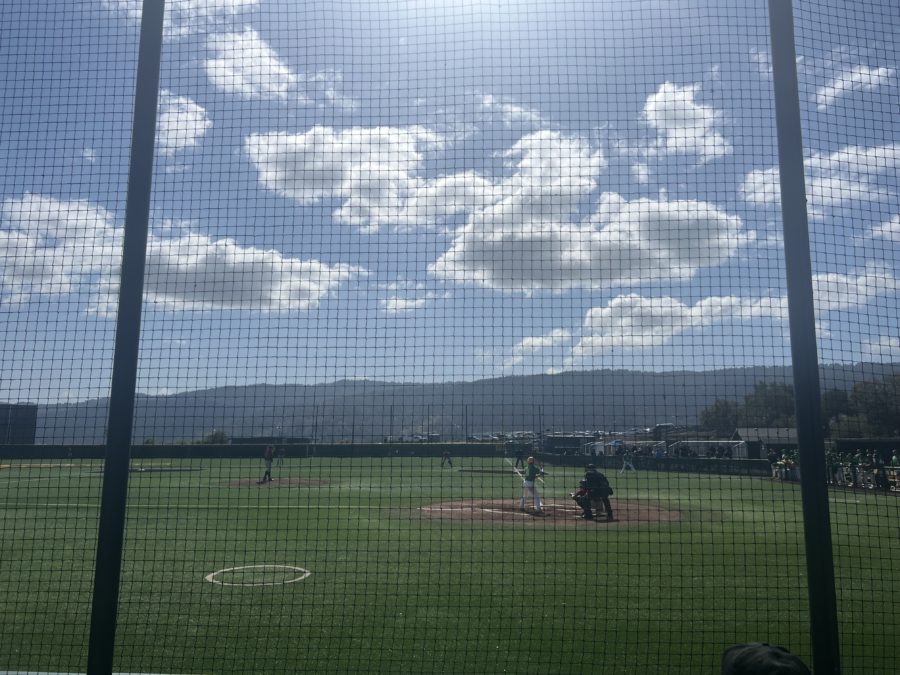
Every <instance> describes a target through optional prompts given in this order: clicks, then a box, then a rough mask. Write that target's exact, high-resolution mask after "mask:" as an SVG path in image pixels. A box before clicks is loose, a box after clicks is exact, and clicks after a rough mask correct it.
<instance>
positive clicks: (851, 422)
mask: <svg viewBox="0 0 900 675" xmlns="http://www.w3.org/2000/svg"><path fill="white" fill-rule="evenodd" d="M873 435H875V434H873V433H872V429H871V428H870V427H869V421H868V420H867V419H866V417H865V415H839V416H838V417H836V418H835V419H833V420H832V421H831V437H832V438H866V437H868V436H873Z"/></svg>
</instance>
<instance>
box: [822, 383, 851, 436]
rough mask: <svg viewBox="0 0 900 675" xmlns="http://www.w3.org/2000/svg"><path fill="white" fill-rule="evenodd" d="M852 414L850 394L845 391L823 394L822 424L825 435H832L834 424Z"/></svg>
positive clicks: (832, 391) (837, 390)
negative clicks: (842, 417)
mask: <svg viewBox="0 0 900 675" xmlns="http://www.w3.org/2000/svg"><path fill="white" fill-rule="evenodd" d="M852 412H853V406H852V405H851V404H850V394H848V393H847V392H846V391H844V390H843V389H829V390H827V391H826V392H825V393H824V394H822V422H823V426H824V429H825V435H826V436H827V435H830V430H831V427H832V424H833V423H834V422H835V421H836V420H837V419H838V418H840V417H841V416H846V415H850V414H851V413H852Z"/></svg>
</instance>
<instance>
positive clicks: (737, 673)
mask: <svg viewBox="0 0 900 675" xmlns="http://www.w3.org/2000/svg"><path fill="white" fill-rule="evenodd" d="M722 675H812V673H811V672H810V670H809V668H808V667H807V666H806V664H805V663H803V661H801V660H800V658H799V657H797V656H794V655H793V654H791V653H790V652H789V651H788V650H787V649H785V648H784V647H776V646H773V645H769V644H765V643H762V642H751V643H749V644H740V645H734V646H733V647H729V648H728V649H726V650H725V653H724V654H722Z"/></svg>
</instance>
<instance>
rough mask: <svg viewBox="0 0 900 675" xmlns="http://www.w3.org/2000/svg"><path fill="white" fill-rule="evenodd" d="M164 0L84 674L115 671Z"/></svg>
mask: <svg viewBox="0 0 900 675" xmlns="http://www.w3.org/2000/svg"><path fill="white" fill-rule="evenodd" d="M164 3H165V0H144V3H143V13H142V17H141V37H140V45H139V47H138V63H137V82H136V86H135V94H134V119H133V126H132V130H131V162H130V166H129V170H128V195H127V197H126V205H125V236H124V243H123V246H122V270H121V275H120V286H119V311H118V315H117V317H116V343H115V352H114V356H113V370H112V383H111V386H110V396H109V422H108V425H107V429H106V457H105V459H104V463H103V492H102V496H101V502H100V524H99V527H98V532H97V563H96V567H95V569H94V592H93V601H92V607H91V633H90V638H89V641H88V663H87V672H88V673H89V675H109V674H110V673H112V666H113V653H114V648H115V635H116V612H117V609H118V603H119V579H120V576H121V572H122V542H123V538H124V533H125V505H126V499H127V496H128V462H129V455H130V449H131V434H132V429H133V426H134V400H135V387H136V385H137V363H138V346H139V340H140V331H141V299H142V296H143V290H144V263H145V260H146V253H147V233H148V231H149V218H150V193H151V182H152V178H153V146H154V140H155V135H156V108H157V105H158V102H159V63H160V53H161V51H162V33H163V13H164Z"/></svg>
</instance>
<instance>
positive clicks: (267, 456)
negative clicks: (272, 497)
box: [256, 445, 275, 485]
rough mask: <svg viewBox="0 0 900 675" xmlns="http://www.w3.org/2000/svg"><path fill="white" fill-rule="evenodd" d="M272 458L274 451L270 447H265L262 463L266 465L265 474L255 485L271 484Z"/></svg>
mask: <svg viewBox="0 0 900 675" xmlns="http://www.w3.org/2000/svg"><path fill="white" fill-rule="evenodd" d="M274 458H275V449H274V448H273V447H272V446H271V445H267V446H266V449H265V451H263V461H264V462H265V463H266V472H265V473H264V474H263V477H262V479H260V480H258V481H257V483H256V484H257V485H262V484H263V483H271V482H272V460H273V459H274Z"/></svg>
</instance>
